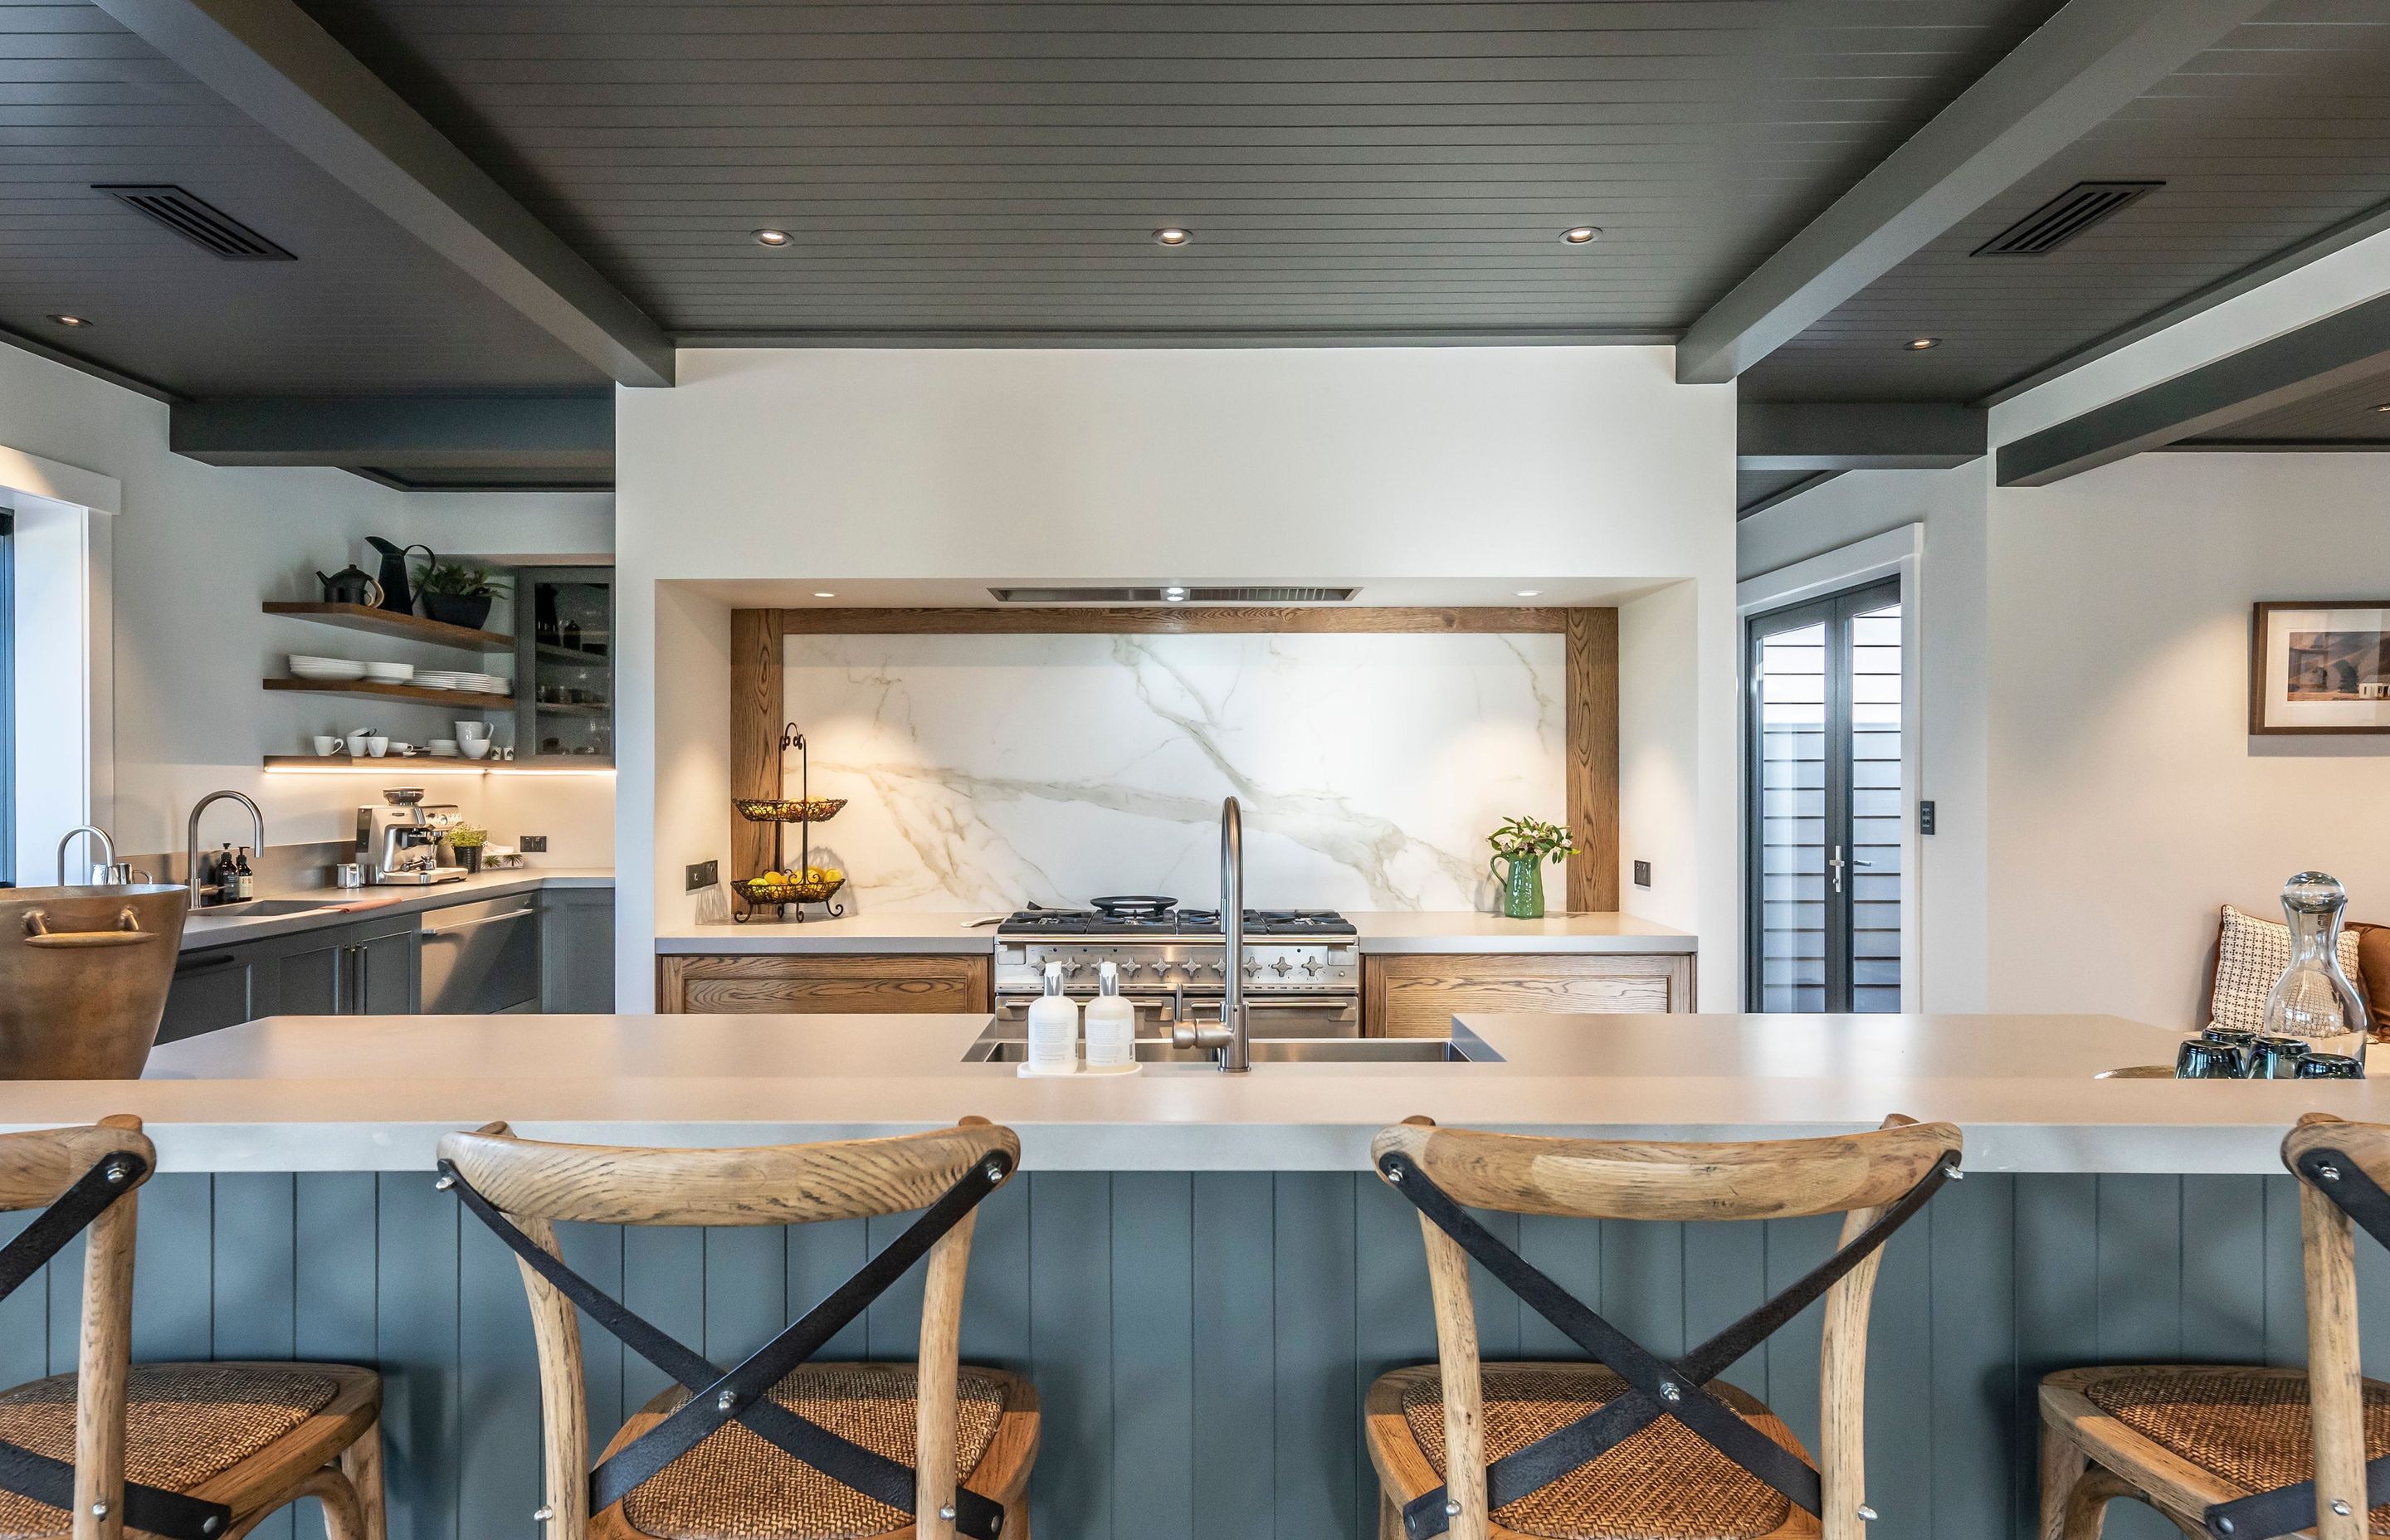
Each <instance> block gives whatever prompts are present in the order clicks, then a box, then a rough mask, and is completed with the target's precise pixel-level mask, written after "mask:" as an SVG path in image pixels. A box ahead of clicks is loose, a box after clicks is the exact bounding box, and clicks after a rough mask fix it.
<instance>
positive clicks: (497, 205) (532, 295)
mask: <svg viewBox="0 0 2390 1540" xmlns="http://www.w3.org/2000/svg"><path fill="white" fill-rule="evenodd" d="M97 3H98V5H99V7H100V8H101V9H102V10H104V11H106V12H107V13H108V14H109V16H112V17H114V18H115V19H117V20H118V21H120V22H122V24H123V25H124V26H126V27H127V28H130V29H131V30H132V31H133V32H135V33H136V34H137V35H138V36H139V37H140V38H141V39H142V41H144V42H145V43H148V45H150V46H151V47H153V48H156V49H157V50H158V51H159V52H160V53H161V54H164V55H165V56H166V57H167V58H170V59H172V60H173V61H174V62H175V63H176V64H179V65H181V66H182V67H183V68H184V69H185V70H187V71H190V72H191V73H192V74H193V75H196V76H198V77H199V79H200V80H201V81H203V82H205V83H207V85H208V86H209V87H210V88H211V89H212V90H214V91H215V92H216V94H217V95H219V96H223V97H224V98H225V100H226V101H228V102H230V103H232V104H233V105H234V106H236V107H238V108H239V109H241V110H242V111H244V112H246V113H248V114H249V115H250V116H251V117H252V118H254V119H256V120H257V122H260V123H261V124H263V125H264V127H265V128H266V129H267V130H268V131H269V132H271V133H273V134H274V135H276V136H277V137H279V138H280V139H282V140H284V141H285V142H286V143H288V144H289V145H290V147H291V148H294V149H296V150H298V151H299V152H300V153H301V154H302V155H304V156H306V157H307V158H308V159H309V160H313V161H315V163H316V164H317V165H319V166H321V167H323V168H324V169H325V170H326V171H328V172H329V173H331V174H332V175H333V177H334V178H336V179H337V180H339V181H340V182H341V184H342V185H344V186H347V187H348V188H349V189H350V190H352V191H353V192H355V193H356V194H357V195H358V196H359V197H361V198H363V199H365V200H366V202H368V203H370V204H372V205H373V206H374V207H375V208H377V209H379V210H380V211H381V212H383V213H385V214H388V215H389V216H390V217H391V218H392V219H393V220H395V221H396V222H397V223H398V225H400V226H401V227H402V228H403V229H405V230H406V231H407V232H408V233H409V234H411V235H413V236H414V237H416V238H417V239H418V240H421V241H422V242H423V243H424V244H425V245H427V246H430V248H431V249H432V250H435V251H438V252H439V253H440V254H441V255H443V256H444V257H446V258H447V259H448V260H449V261H451V262H453V263H456V265H457V266H459V267H461V268H463V269H464V270H465V271H466V272H467V273H469V274H470V275H472V276H473V277H474V278H476V279H478V280H479V281H480V282H481V283H482V284H483V285H484V286H486V287H487V288H488V289H490V290H491V291H492V292H493V293H495V294H496V295H497V296H498V297H499V298H500V299H503V300H505V301H506V302H508V304H510V305H512V306H514V307H515V309H517V310H519V311H520V312H521V313H522V314H524V315H526V316H528V317H530V319H531V320H532V321H533V323H535V324H536V325H538V326H539V327H541V328H542V329H543V330H545V331H546V332H548V333H549V334H550V335H551V336H553V337H555V338H556V339H557V340H559V341H560V342H562V343H564V345H565V346H567V347H569V348H571V349H572V351H573V352H575V353H579V354H580V355H581V356H582V357H584V358H585V359H587V360H589V361H590V362H591V363H592V364H595V365H596V366H598V368H600V369H602V370H604V371H605V372H606V373H607V375H608V376H609V377H610V378H611V379H615V380H617V381H619V382H621V383H623V384H625V385H670V384H671V383H672V382H673V366H674V354H673V345H672V340H671V339H670V338H668V337H666V336H665V335H664V332H663V329H662V327H658V326H657V325H656V324H655V322H654V321H652V320H650V319H649V317H648V315H647V314H646V313H645V312H643V311H641V310H640V309H639V307H638V306H636V305H635V304H633V303H632V302H630V301H629V300H628V299H627V298H625V297H624V296H623V293H622V292H621V291H620V290H618V289H615V288H614V286H613V285H611V284H610V283H608V282H607V281H606V279H605V278H604V276H601V275H600V274H599V273H598V270H597V269H596V268H594V267H592V266H590V265H589V263H587V262H586V261H585V260H584V259H583V258H582V256H581V255H580V253H579V252H577V251H575V250H572V248H571V247H569V246H567V245H566V244H565V243H564V242H563V240H561V239H560V238H559V237H558V236H557V235H556V233H555V232H554V231H552V230H550V229H549V228H548V227H547V226H546V225H542V224H541V223H540V222H539V221H538V220H537V219H535V218H533V216H532V214H531V212H530V211H529V210H526V209H525V208H524V207H523V206H522V205H521V204H520V203H518V202H516V201H515V200H514V199H512V198H511V197H509V196H508V194H507V191H506V189H504V188H503V187H501V186H498V184H497V183H496V181H495V180H494V179H493V178H492V177H491V176H490V174H489V173H487V172H485V171H483V170H482V168H481V167H480V166H478V165H476V164H475V163H474V162H473V161H472V160H470V159H469V157H468V156H467V155H466V154H465V152H464V151H463V150H460V149H458V148H456V145H455V144H453V143H451V142H450V141H449V140H448V139H447V137H446V136H444V135H442V134H441V132H440V131H439V130H438V129H436V128H434V127H432V126H431V124H430V122H427V121H426V120H425V119H424V118H423V116H422V115H421V114H420V113H418V112H417V111H416V110H415V109H413V108H411V107H409V106H407V105H406V103H405V101H404V100H402V99H401V98H400V96H399V95H398V93H396V92H395V91H393V90H392V89H391V88H390V87H389V86H388V85H386V84H384V83H382V81H381V79H380V77H379V76H377V75H376V74H375V73H374V72H373V71H370V70H368V69H366V67H365V65H364V64H362V63H360V62H359V61H358V60H357V58H355V57H354V56H353V55H352V54H350V53H349V52H348V50H346V49H345V48H342V47H341V45H339V44H338V43H336V42H334V41H333V39H332V36H331V34H330V33H328V32H325V31H324V29H323V28H321V27H319V26H317V25H316V24H315V21H314V20H313V19H311V18H310V17H309V16H308V15H307V13H306V12H305V11H302V10H301V9H300V8H299V7H298V6H296V5H294V4H292V3H291V0H97Z"/></svg>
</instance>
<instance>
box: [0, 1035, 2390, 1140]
mask: <svg viewBox="0 0 2390 1540" xmlns="http://www.w3.org/2000/svg"><path fill="white" fill-rule="evenodd" d="M987 1020H988V1019H987V1018H986V1017H983V1016H972V1015H953V1016H869V1017H864V1016H817V1017H794V1016H777V1017H772V1016H516V1017H508V1018H507V1019H506V1026H505V1030H504V1031H503V1032H499V1031H493V1030H492V1024H491V1020H490V1019H489V1018H487V1017H473V1016H418V1017H403V1016H390V1017H382V1016H372V1017H282V1018H272V1019H268V1020H263V1021H253V1022H250V1023H247V1024H245V1025H242V1026H238V1027H231V1028H227V1029H225V1031H223V1032H218V1033H210V1034H208V1035H206V1036H204V1037H198V1038H192V1039H189V1040H186V1041H185V1042H181V1043H176V1044H172V1045H169V1046H165V1047H162V1048H160V1049H159V1050H158V1051H157V1052H156V1054H154V1055H153V1056H152V1057H151V1059H150V1062H149V1072H148V1077H147V1078H145V1079H144V1080H141V1081H139V1082H18V1083H14V1084H0V1127H5V1128H24V1127H36V1126H45V1125H53V1124H57V1123H70V1122H84V1121H89V1120H91V1119H94V1118H97V1117H99V1116H101V1115H103V1114H105V1113H109V1112H134V1113H137V1114H139V1115H140V1116H142V1117H143V1118H145V1119H146V1120H148V1124H149V1129H150V1133H151V1135H152V1136H153V1137H155V1138H156V1139H157V1141H158V1144H159V1148H160V1150H161V1156H162V1160H163V1162H164V1164H165V1166H166V1167H167V1168H168V1169H180V1170H186V1171H189V1170H202V1171H208V1170H212V1171H292V1170H301V1171H318V1170H422V1169H425V1168H427V1167H428V1166H429V1165H430V1161H431V1154H432V1149H433V1146H434V1143H435V1142H436V1141H437V1139H438V1137H439V1136H440V1134H441V1133H442V1132H443V1131H445V1130H447V1129H452V1128H468V1127H473V1126H477V1125H478V1124H480V1123H483V1122H486V1121H489V1120H492V1119H499V1118H504V1119H508V1120H510V1121H512V1122H513V1123H515V1124H516V1126H517V1127H518V1128H519V1129H520V1130H521V1131H522V1132H523V1133H525V1134H526V1135H530V1136H535V1137H540V1138H550V1139H564V1140H575V1141H588V1142H599V1143H623V1144H639V1143H650V1144H670V1145H703V1144H753V1143H771V1142H779V1141H787V1140H803V1139H818V1138H829V1137H842V1136H860V1135H870V1134H888V1133H897V1132H903V1131H906V1130H911V1129H918V1128H923V1127H930V1126H934V1125H937V1124H942V1123H951V1122H953V1121H954V1120H955V1119H957V1118H959V1117H962V1116H964V1115H966V1114H971V1113H976V1114H979V1115H982V1116H985V1117H989V1118H994V1119H996V1120H997V1121H999V1122H1002V1123H1009V1124H1010V1125H1012V1126H1013V1127H1015V1128H1017V1129H1018V1130H1020V1132H1021V1135H1022V1142H1023V1146H1024V1148H1025V1149H1026V1151H1027V1157H1026V1158H1027V1161H1028V1163H1029V1165H1030V1166H1031V1167H1032V1168H1038V1169H1046V1170H1073V1169H1076V1170H1166V1171H1187V1170H1212V1171H1219V1170H1252V1171H1266V1170H1285V1171H1295V1170H1358V1169H1362V1168H1363V1167H1364V1166H1365V1165H1366V1163H1367V1151H1368V1141H1369V1137H1370V1135H1371V1134H1372V1133H1373V1132H1374V1131H1375V1130H1376V1129H1378V1128H1379V1127H1381V1126H1382V1125H1383V1124H1386V1123H1393V1122H1394V1121H1396V1120H1399V1119H1401V1118H1403V1117H1406V1116H1408V1115H1410V1114H1412V1113H1418V1112H1423V1113H1426V1114H1428V1115H1430V1116H1432V1117H1434V1118H1436V1119H1438V1120H1439V1121H1441V1122H1443V1123H1447V1124H1465V1125H1472V1126H1478V1127H1490V1128H1506V1129H1512V1130H1518V1131H1523V1132H1536V1133H1570V1134H1583V1135H1597V1136H1613V1137H1678V1138H1737V1139H1740V1138H1767V1137H1789V1136H1798V1135H1809V1134H1818V1133H1826V1132H1833V1131H1844V1130H1850V1129H1856V1128H1861V1127H1870V1126H1873V1125H1874V1124H1875V1123H1878V1122H1879V1121H1880V1120H1881V1119H1882V1117H1883V1116H1884V1115H1885V1114H1886V1113H1888V1112H1906V1113H1908V1114H1909V1115H1911V1116H1914V1117H1920V1118H1948V1119H1952V1120H1954V1121H1956V1122H1958V1123H1960V1124H1961V1125H1963V1126H1964V1127H1965V1129H1966V1131H1967V1144H1968V1153H1967V1159H1968V1163H1969V1164H1970V1165H1972V1166H1974V1167H1976V1168H1977V1169H1980V1170H1994V1171H2053V1172H2185V1173H2193V1172H2196V1173H2210V1172H2273V1171H2278V1170H2280V1169H2281V1167H2280V1164H2279V1161H2277V1159H2276V1155H2275V1150H2276V1147H2277V1146H2278V1145H2279V1144H2280V1143H2281V1136H2282V1134H2283V1131H2284V1130H2285V1129H2287V1128H2288V1127H2289V1126H2290V1124H2291V1123H2293V1122H2294V1120H2295V1119H2296V1118H2297V1117H2298V1115H2299V1114H2300V1113H2301V1112H2304V1111H2306V1110H2309V1109H2312V1108H2322V1109H2326V1110H2332V1111H2335V1112H2339V1113H2342V1114H2344V1115H2345V1116H2349V1117H2354V1118H2372V1119H2384V1118H2390V1090H2376V1089H2375V1084H2377V1083H2374V1082H2360V1083H2321V1082H2315V1081H2260V1082H2239V1081H2184V1082H2178V1081H2174V1080H2098V1079H2095V1078H2094V1076H2095V1075H2096V1074H2097V1073H2098V1072H2100V1071H2101V1070H2105V1069H2110V1068H2115V1067H2120V1066H2125V1065H2134V1064H2148V1063H2153V1062H2157V1061H2161V1060H2164V1059H2168V1058H2169V1057H2170V1056H2171V1055H2172V1053H2173V1050H2174V1046H2175V1043H2176V1041H2177V1038H2176V1036H2175V1034H2174V1033H2170V1032H2167V1031H2165V1030H2163V1029H2160V1028H2156V1027H2148V1026H2142V1025H2139V1024H2138V1023H2135V1022H2131V1021H2127V1020H2121V1019H2119V1018H2116V1017H2111V1016H1867V1017H1818V1016H1729V1015H1715V1016H1484V1017H1470V1018H1464V1020H1463V1025H1464V1026H1465V1027H1467V1028H1468V1029H1470V1030H1471V1031H1472V1032H1474V1033H1476V1034H1477V1035H1478V1036H1479V1037H1480V1038H1482V1039H1483V1040H1484V1043H1485V1044H1486V1045H1487V1046H1490V1048H1491V1049H1492V1050H1493V1051H1494V1052H1495V1053H1497V1054H1499V1055H1500V1056H1501V1058H1500V1061H1498V1062H1476V1063H1410V1064H1368V1065H1361V1064H1349V1063H1347V1064H1279V1063H1262V1064H1257V1065H1256V1066H1255V1067H1254V1068H1253V1072H1251V1073H1249V1074H1245V1075H1240V1076H1229V1075H1223V1074H1220V1073H1219V1072H1217V1071H1215V1070H1214V1069H1212V1068H1210V1067H1209V1066H1208V1065H1202V1064H1189V1065H1171V1066H1163V1065H1148V1066H1146V1067H1145V1069H1144V1071H1143V1072H1141V1073H1138V1074H1136V1075H1131V1076H1123V1077H1117V1078H1114V1077H1102V1078H1098V1077H1072V1078H1069V1079H1061V1080H1023V1079H1020V1078H1018V1077H1017V1076H1016V1075H1015V1073H1014V1072H1013V1070H1012V1068H1011V1067H1010V1066H1009V1065H1004V1064H980V1063H968V1062H965V1061H964V1055H965V1052H966V1050H967V1049H968V1047H969V1046H970V1044H971V1043H972V1041H973V1040H974V1039H975V1038H976V1037H977V1036H978V1035H979V1033H980V1032H981V1030H982V1028H983V1026H985V1025H986V1023H987Z"/></svg>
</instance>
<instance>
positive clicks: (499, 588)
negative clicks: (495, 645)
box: [415, 561, 514, 631]
mask: <svg viewBox="0 0 2390 1540" xmlns="http://www.w3.org/2000/svg"><path fill="white" fill-rule="evenodd" d="M513 589H514V584H512V583H510V582H508V580H507V579H505V578H503V577H500V576H499V575H498V574H497V573H496V572H495V571H491V570H490V569H489V568H487V567H483V566H481V565H480V564H478V563H476V562H470V561H434V562H431V563H430V564H429V565H427V566H426V567H424V569H423V570H422V571H420V572H418V573H417V574H416V579H415V591H416V592H417V593H418V594H420V595H421V596H422V597H423V612H424V613H425V614H426V615H428V616H430V618H431V619H433V620H435V621H443V622H447V623H448V624H450V625H461V626H465V627H467V628H469V629H470V630H475V631H478V630H480V629H481V628H482V623H483V622H486V621H487V620H488V619H489V618H490V606H491V605H492V604H493V603H494V602H495V601H496V599H497V598H498V597H499V596H500V595H502V594H507V593H510V592H512V591H513Z"/></svg>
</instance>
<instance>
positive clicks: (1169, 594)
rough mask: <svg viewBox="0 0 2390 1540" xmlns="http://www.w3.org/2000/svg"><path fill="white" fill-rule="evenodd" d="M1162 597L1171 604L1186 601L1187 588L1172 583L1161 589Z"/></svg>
mask: <svg viewBox="0 0 2390 1540" xmlns="http://www.w3.org/2000/svg"><path fill="white" fill-rule="evenodd" d="M1162 597H1163V598H1164V599H1166V600H1168V601H1169V602H1170V603H1172V604H1184V603H1186V602H1187V590H1186V589H1184V588H1181V587H1179V586H1178V585H1176V584H1172V585H1171V586H1169V587H1167V588H1164V589H1163V591H1162Z"/></svg>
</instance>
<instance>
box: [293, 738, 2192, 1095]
mask: <svg viewBox="0 0 2390 1540" xmlns="http://www.w3.org/2000/svg"><path fill="white" fill-rule="evenodd" d="M265 767H266V768H267V769H268V770H346V769H351V768H358V769H366V770H390V771H392V772H396V771H400V770H407V771H416V770H439V771H449V770H470V771H472V772H474V773H475V774H476V775H479V774H482V773H483V772H487V773H489V774H491V775H505V774H507V773H508V772H509V771H513V772H516V773H518V774H519V773H520V772H523V771H526V770H546V771H553V770H566V769H571V770H611V769H612V768H614V762H613V761H612V760H610V759H606V758H604V757H602V756H600V755H598V754H547V755H545V756H539V757H534V758H532V759H528V760H507V759H467V758H465V757H464V756H463V755H462V754H384V755H382V756H381V757H380V758H379V759H376V758H375V757H374V756H373V755H371V754H357V755H350V754H268V755H266V756H265ZM2168 1073H2169V1074H2170V1073H2172V1071H2168Z"/></svg>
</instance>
